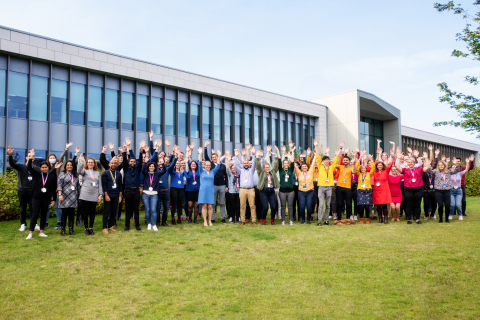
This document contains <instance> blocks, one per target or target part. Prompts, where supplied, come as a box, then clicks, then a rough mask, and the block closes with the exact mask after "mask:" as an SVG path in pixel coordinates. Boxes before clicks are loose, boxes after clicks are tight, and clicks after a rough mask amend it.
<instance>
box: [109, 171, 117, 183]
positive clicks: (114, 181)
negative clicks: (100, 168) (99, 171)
mask: <svg viewBox="0 0 480 320" xmlns="http://www.w3.org/2000/svg"><path fill="white" fill-rule="evenodd" d="M110 175H111V176H112V180H113V184H117V171H115V178H114V177H113V174H112V170H110Z"/></svg>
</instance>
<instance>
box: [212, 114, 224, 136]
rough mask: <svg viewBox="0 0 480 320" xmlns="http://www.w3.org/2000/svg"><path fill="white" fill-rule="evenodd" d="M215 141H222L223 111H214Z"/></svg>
mask: <svg viewBox="0 0 480 320" xmlns="http://www.w3.org/2000/svg"><path fill="white" fill-rule="evenodd" d="M213 139H215V140H222V110H220V109H218V108H214V109H213Z"/></svg>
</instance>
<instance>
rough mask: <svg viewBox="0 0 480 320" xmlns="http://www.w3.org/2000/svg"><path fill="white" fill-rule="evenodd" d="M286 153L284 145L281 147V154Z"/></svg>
mask: <svg viewBox="0 0 480 320" xmlns="http://www.w3.org/2000/svg"><path fill="white" fill-rule="evenodd" d="M286 151H287V147H285V146H284V145H283V146H282V152H283V153H285V152H286Z"/></svg>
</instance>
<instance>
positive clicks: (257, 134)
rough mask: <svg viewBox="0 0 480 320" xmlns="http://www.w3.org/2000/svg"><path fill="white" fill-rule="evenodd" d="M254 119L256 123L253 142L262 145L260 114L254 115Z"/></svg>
mask: <svg viewBox="0 0 480 320" xmlns="http://www.w3.org/2000/svg"><path fill="white" fill-rule="evenodd" d="M253 121H254V124H255V131H254V132H253V141H254V142H253V143H254V144H255V145H256V146H258V145H260V132H261V131H260V130H261V128H260V116H258V115H255V116H253Z"/></svg>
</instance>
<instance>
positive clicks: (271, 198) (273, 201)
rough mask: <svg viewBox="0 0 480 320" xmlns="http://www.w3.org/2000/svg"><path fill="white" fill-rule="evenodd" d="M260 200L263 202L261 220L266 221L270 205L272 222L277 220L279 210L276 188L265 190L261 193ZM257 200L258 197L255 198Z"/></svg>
mask: <svg viewBox="0 0 480 320" xmlns="http://www.w3.org/2000/svg"><path fill="white" fill-rule="evenodd" d="M259 193H260V200H261V201H262V216H261V217H260V219H263V220H266V219H267V214H268V205H269V204H270V214H271V216H272V217H271V220H275V215H276V214H277V210H278V208H277V207H278V202H277V196H276V195H275V189H274V188H264V189H263V190H261V191H260V192H259ZM255 200H256V197H255Z"/></svg>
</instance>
